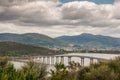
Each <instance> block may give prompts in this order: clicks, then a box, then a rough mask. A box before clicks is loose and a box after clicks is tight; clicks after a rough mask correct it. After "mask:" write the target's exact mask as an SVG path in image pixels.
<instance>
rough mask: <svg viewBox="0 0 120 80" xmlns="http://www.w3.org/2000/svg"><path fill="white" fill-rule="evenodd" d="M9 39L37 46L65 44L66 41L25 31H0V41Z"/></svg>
mask: <svg viewBox="0 0 120 80" xmlns="http://www.w3.org/2000/svg"><path fill="white" fill-rule="evenodd" d="M3 41H11V42H18V43H25V44H33V45H38V46H65V45H66V43H64V42H62V41H60V40H56V39H54V38H51V37H49V36H46V35H43V34H37V33H26V34H12V33H2V34H0V42H3Z"/></svg>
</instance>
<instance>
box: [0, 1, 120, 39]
mask: <svg viewBox="0 0 120 80" xmlns="http://www.w3.org/2000/svg"><path fill="white" fill-rule="evenodd" d="M9 1H10V2H9ZM59 4H60V2H59V0H0V32H15V33H26V32H35V33H42V34H47V35H49V36H53V37H55V36H60V35H78V34H81V33H93V34H103V35H111V36H118V37H119V36H120V32H119V31H120V26H119V25H120V10H119V7H120V2H119V0H116V2H115V3H114V4H101V5H98V4H95V3H93V2H88V1H74V2H69V3H65V4H62V6H59V7H57V6H58V5H59ZM28 29H29V30H28ZM114 31H115V32H114Z"/></svg>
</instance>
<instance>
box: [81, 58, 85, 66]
mask: <svg viewBox="0 0 120 80" xmlns="http://www.w3.org/2000/svg"><path fill="white" fill-rule="evenodd" d="M81 66H84V58H81Z"/></svg>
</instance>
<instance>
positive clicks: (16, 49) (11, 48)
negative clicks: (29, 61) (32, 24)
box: [0, 42, 55, 56]
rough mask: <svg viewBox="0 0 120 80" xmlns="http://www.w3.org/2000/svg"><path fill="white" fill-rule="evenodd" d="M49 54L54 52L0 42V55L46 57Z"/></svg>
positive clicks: (43, 48)
mask: <svg viewBox="0 0 120 80" xmlns="http://www.w3.org/2000/svg"><path fill="white" fill-rule="evenodd" d="M49 53H52V54H54V53H55V51H53V50H50V49H48V48H45V47H38V46H33V45H26V44H21V43H15V42H0V55H15V56H20V55H48V54H49Z"/></svg>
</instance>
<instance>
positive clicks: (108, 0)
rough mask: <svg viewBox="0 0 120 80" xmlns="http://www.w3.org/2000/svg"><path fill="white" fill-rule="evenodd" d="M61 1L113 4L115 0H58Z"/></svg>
mask: <svg viewBox="0 0 120 80" xmlns="http://www.w3.org/2000/svg"><path fill="white" fill-rule="evenodd" d="M60 1H61V2H63V3H67V2H71V1H91V2H94V3H97V4H113V3H114V1H115V0H60Z"/></svg>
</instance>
